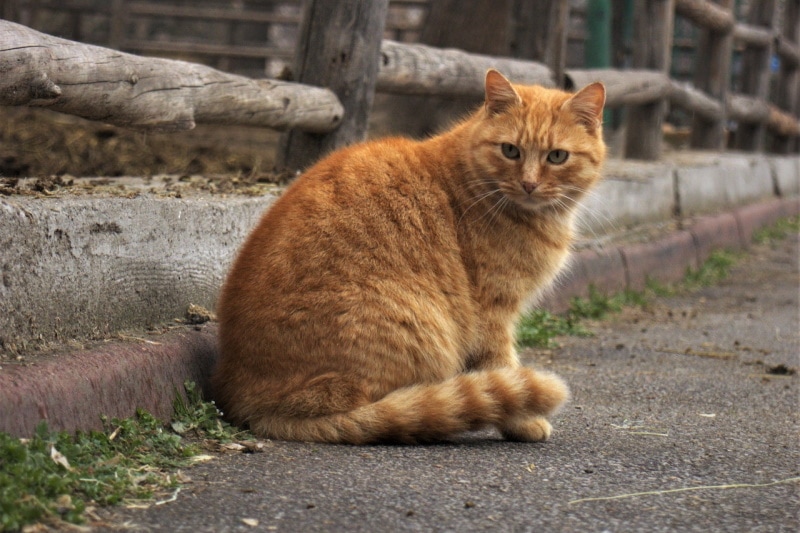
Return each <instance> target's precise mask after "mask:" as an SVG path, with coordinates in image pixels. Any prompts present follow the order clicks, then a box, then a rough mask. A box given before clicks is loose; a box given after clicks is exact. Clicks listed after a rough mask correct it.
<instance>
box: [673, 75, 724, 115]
mask: <svg viewBox="0 0 800 533" xmlns="http://www.w3.org/2000/svg"><path fill="white" fill-rule="evenodd" d="M669 101H670V103H671V104H672V105H674V106H677V107H680V108H682V109H685V110H687V111H690V112H692V113H694V114H696V115H700V116H702V117H703V118H705V119H707V120H712V121H713V120H721V119H722V118H723V117H724V116H725V108H724V107H723V105H722V103H721V102H719V101H717V100H714V99H713V98H711V97H710V96H708V95H707V94H705V93H704V92H703V91H700V90H698V89H696V88H695V87H694V86H692V85H691V84H689V83H681V82H678V81H675V80H670V93H669Z"/></svg>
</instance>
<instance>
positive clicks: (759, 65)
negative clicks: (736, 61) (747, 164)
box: [734, 0, 775, 152]
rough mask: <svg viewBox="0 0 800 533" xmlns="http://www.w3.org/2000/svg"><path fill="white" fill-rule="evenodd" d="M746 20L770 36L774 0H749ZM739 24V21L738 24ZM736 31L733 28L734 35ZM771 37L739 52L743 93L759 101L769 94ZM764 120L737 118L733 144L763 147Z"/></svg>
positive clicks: (743, 146) (745, 146) (753, 149)
mask: <svg viewBox="0 0 800 533" xmlns="http://www.w3.org/2000/svg"><path fill="white" fill-rule="evenodd" d="M747 22H748V24H749V25H752V27H753V28H756V29H763V31H765V32H766V33H768V34H769V35H770V37H771V36H772V32H771V28H772V26H773V24H774V22H775V0H761V1H760V2H751V3H750V10H749V12H748V14H747ZM737 27H741V25H737ZM735 36H736V31H735V30H734V37H735ZM772 42H773V40H772V39H769V40H768V41H767V43H766V45H763V46H748V47H747V48H745V50H744V52H743V54H742V76H741V92H742V94H745V95H748V96H753V97H755V98H757V99H760V100H762V101H766V99H767V98H768V97H769V78H770V66H771V65H770V63H771V60H772ZM765 136H766V120H763V121H758V122H750V123H748V122H739V123H738V124H737V127H736V136H735V140H734V146H735V147H736V148H737V149H739V150H749V151H759V152H760V151H762V150H764V142H765V141H766V137H765Z"/></svg>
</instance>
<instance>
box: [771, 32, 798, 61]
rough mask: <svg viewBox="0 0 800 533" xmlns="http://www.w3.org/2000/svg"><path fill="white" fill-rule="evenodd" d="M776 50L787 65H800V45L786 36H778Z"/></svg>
mask: <svg viewBox="0 0 800 533" xmlns="http://www.w3.org/2000/svg"><path fill="white" fill-rule="evenodd" d="M775 51H776V52H777V54H778V56H780V58H781V61H783V62H785V63H786V64H787V65H789V66H792V67H797V66H798V65H800V46H798V45H797V44H795V43H793V42H791V41H790V40H789V39H787V38H786V37H778V39H777V43H776V50H775Z"/></svg>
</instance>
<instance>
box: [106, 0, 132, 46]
mask: <svg viewBox="0 0 800 533" xmlns="http://www.w3.org/2000/svg"><path fill="white" fill-rule="evenodd" d="M108 17H109V18H108V47H109V48H113V49H114V50H122V48H123V46H124V42H125V30H126V28H127V24H126V22H127V20H126V19H127V18H128V13H127V10H126V9H125V2H124V0H111V2H110V10H109V13H108Z"/></svg>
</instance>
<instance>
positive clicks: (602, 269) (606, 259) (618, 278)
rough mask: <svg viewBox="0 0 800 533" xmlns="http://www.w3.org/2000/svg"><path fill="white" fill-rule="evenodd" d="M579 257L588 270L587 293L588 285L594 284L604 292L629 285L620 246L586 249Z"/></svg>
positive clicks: (585, 290) (623, 288)
mask: <svg viewBox="0 0 800 533" xmlns="http://www.w3.org/2000/svg"><path fill="white" fill-rule="evenodd" d="M579 259H580V261H581V263H582V264H583V268H584V271H585V272H586V282H587V287H586V288H585V289H584V293H585V294H586V295H588V285H593V286H594V288H595V289H597V290H598V291H600V292H601V293H602V294H614V293H616V292H620V291H623V290H625V288H626V287H627V279H626V276H625V262H624V261H623V260H622V255H620V251H619V249H618V248H616V247H613V248H607V249H602V250H586V251H584V252H581V254H580V256H579Z"/></svg>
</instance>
